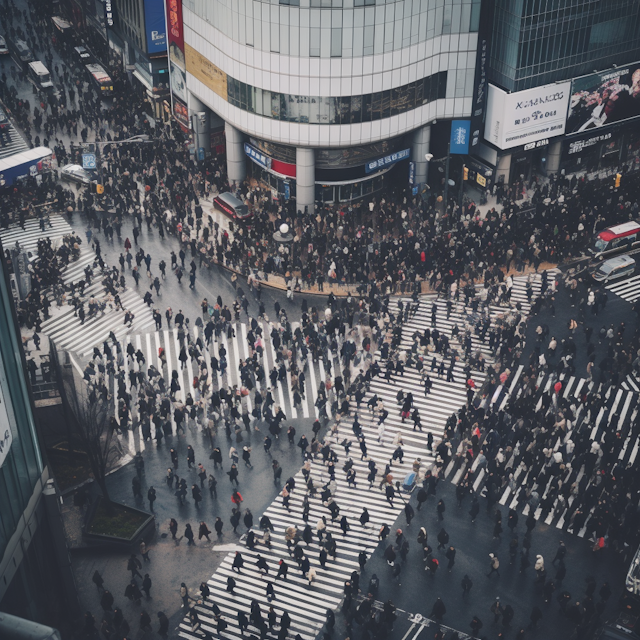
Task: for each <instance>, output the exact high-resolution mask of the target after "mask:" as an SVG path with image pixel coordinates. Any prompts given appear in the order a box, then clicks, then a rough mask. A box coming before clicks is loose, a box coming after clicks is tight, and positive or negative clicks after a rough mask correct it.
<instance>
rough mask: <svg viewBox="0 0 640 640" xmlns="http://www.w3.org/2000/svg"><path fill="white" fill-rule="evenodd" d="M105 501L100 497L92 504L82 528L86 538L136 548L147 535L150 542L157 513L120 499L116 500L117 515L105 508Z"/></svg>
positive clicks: (114, 504) (115, 545)
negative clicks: (153, 513) (120, 501)
mask: <svg viewBox="0 0 640 640" xmlns="http://www.w3.org/2000/svg"><path fill="white" fill-rule="evenodd" d="M105 504H106V502H105V500H104V498H103V497H102V496H99V497H98V498H97V500H96V501H95V502H94V503H93V504H92V505H91V507H90V509H89V512H88V513H87V519H86V521H85V524H84V526H83V527H82V537H83V538H84V540H85V542H87V543H89V544H92V545H102V546H111V547H119V548H125V547H133V546H135V545H137V544H138V543H139V542H140V540H142V539H143V538H144V540H145V542H148V541H149V540H150V539H151V538H152V537H153V536H154V534H155V531H156V525H155V516H154V515H152V514H150V513H147V512H146V511H142V510H140V509H136V508H134V507H128V506H127V505H124V504H120V503H118V502H112V503H111V506H112V509H113V514H112V515H111V516H109V515H108V514H107V513H106V510H105Z"/></svg>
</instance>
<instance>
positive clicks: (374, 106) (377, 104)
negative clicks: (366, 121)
mask: <svg viewBox="0 0 640 640" xmlns="http://www.w3.org/2000/svg"><path fill="white" fill-rule="evenodd" d="M381 117H382V92H381V91H379V92H377V93H374V94H372V96H371V120H380V118H381Z"/></svg>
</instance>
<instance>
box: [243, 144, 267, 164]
mask: <svg viewBox="0 0 640 640" xmlns="http://www.w3.org/2000/svg"><path fill="white" fill-rule="evenodd" d="M244 152H245V153H246V154H247V155H248V156H249V157H250V158H251V159H252V160H253V161H254V162H255V163H256V164H259V165H260V166H261V167H264V168H265V169H271V158H270V157H269V156H266V155H265V154H264V153H262V151H259V150H258V149H256V148H255V147H253V146H251V145H250V144H249V143H248V142H245V143H244Z"/></svg>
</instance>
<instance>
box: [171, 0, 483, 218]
mask: <svg viewBox="0 0 640 640" xmlns="http://www.w3.org/2000/svg"><path fill="white" fill-rule="evenodd" d="M180 2H182V6H181V7H179V6H178V5H179V3H180ZM166 3H167V11H168V22H169V25H168V31H169V44H170V59H171V64H172V70H171V77H172V90H173V99H174V107H173V109H174V114H175V113H176V110H178V111H180V110H181V111H182V121H183V122H184V123H185V124H187V123H189V119H187V115H188V116H189V117H191V116H193V115H195V114H199V117H196V118H194V119H193V121H194V123H195V130H196V134H197V138H198V142H197V144H198V146H199V147H201V148H204V149H208V148H209V147H208V135H207V139H205V135H204V134H205V133H207V132H208V130H209V129H210V128H213V129H215V128H216V123H217V126H222V125H223V123H224V130H225V134H226V150H227V164H228V167H227V168H228V173H229V179H230V181H241V180H243V179H244V178H245V177H246V176H247V175H248V174H251V175H253V176H255V177H257V178H259V179H261V180H263V181H268V182H269V183H270V184H271V185H272V187H274V188H277V189H278V190H279V192H280V193H282V194H285V193H287V192H288V194H290V195H291V197H295V198H296V200H297V207H298V209H302V208H303V207H304V206H308V207H312V206H313V204H314V202H315V201H318V200H321V201H336V200H341V201H347V200H350V199H355V198H358V197H361V196H363V195H368V194H370V193H373V192H374V191H376V190H378V189H379V188H381V187H382V185H383V184H384V180H385V174H386V173H387V172H389V171H391V170H392V169H393V167H394V165H395V164H398V163H400V162H404V165H405V168H406V170H407V172H408V169H409V168H408V161H409V159H410V160H412V161H413V162H415V166H414V169H415V178H414V179H415V182H416V183H420V182H424V181H425V180H426V176H427V161H426V160H425V154H426V153H428V151H429V143H430V139H431V133H432V131H431V125H432V124H434V123H435V122H436V121H438V122H440V121H449V120H451V119H454V118H469V117H470V116H471V103H472V95H473V88H474V72H475V66H476V49H477V30H478V22H479V14H480V0H166ZM180 9H181V12H180ZM180 13H181V14H182V22H183V27H182V29H181V28H180V15H179V14H180ZM172 23H173V24H172ZM172 33H173V38H172ZM181 46H182V49H181ZM176 98H177V100H176ZM183 102H184V103H186V109H185V107H184V105H183V104H182V103H183ZM176 103H177V105H178V106H177V107H176ZM187 109H188V112H187ZM398 170H400V169H398ZM407 176H408V173H407Z"/></svg>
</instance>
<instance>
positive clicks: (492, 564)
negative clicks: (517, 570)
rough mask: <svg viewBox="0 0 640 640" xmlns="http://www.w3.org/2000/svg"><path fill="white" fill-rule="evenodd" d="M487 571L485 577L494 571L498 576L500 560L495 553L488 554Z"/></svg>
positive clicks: (488, 576)
mask: <svg viewBox="0 0 640 640" xmlns="http://www.w3.org/2000/svg"><path fill="white" fill-rule="evenodd" d="M489 558H490V560H489V569H490V570H489V573H488V574H487V578H490V577H491V576H492V575H493V574H494V573H497V574H498V577H500V560H498V556H496V555H495V553H490V554H489Z"/></svg>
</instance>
